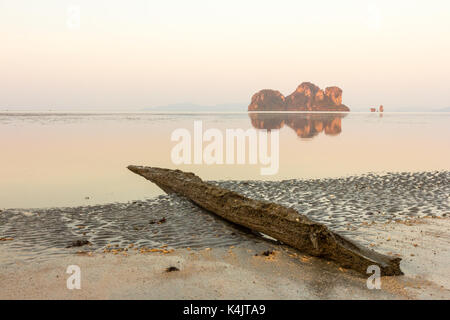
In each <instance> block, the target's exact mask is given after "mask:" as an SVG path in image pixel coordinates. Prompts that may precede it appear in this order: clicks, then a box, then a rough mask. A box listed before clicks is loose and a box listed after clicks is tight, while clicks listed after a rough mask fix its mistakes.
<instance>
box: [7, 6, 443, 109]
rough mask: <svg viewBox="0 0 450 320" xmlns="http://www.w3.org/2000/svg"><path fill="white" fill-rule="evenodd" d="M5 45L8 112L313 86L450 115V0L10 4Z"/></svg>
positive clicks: (234, 99) (367, 101)
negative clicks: (447, 109)
mask: <svg viewBox="0 0 450 320" xmlns="http://www.w3.org/2000/svg"><path fill="white" fill-rule="evenodd" d="M77 12H79V13H80V15H79V17H80V18H79V24H78V22H77V21H78V20H77ZM0 41H1V49H0V66H1V78H0V107H8V108H14V107H30V108H71V109H101V108H120V109H127V110H136V109H140V108H143V107H149V106H155V105H167V104H174V103H180V102H190V103H193V104H199V105H217V104H227V103H242V104H244V105H247V104H248V103H249V101H250V98H251V95H252V94H253V93H254V92H256V91H258V90H260V89H263V88H274V89H278V90H280V91H281V92H282V93H284V94H289V93H290V92H291V91H293V90H294V89H295V87H296V86H297V85H298V84H299V83H300V82H303V81H311V82H314V83H316V84H317V85H319V86H321V87H325V86H330V85H337V86H339V87H341V88H342V89H343V90H344V97H343V98H344V103H345V104H347V105H349V106H350V107H351V108H353V109H358V108H363V109H365V108H367V107H369V106H372V105H379V104H383V105H385V106H387V107H389V108H391V109H398V108H400V109H402V108H403V109H405V110H407V109H410V108H424V109H430V110H431V109H439V108H444V107H450V61H449V59H448V57H450V1H447V0H442V1H437V0H430V1H356V0H354V1H320V3H315V1H298V0H281V1H266V0H262V1H261V0H259V1H256V0H251V1H237V0H233V1H212V0H191V1H151V0H137V1H116V0H108V1H106V0H104V1H88V0H71V1H66V0H41V1H29V0H26V1H25V0H0Z"/></svg>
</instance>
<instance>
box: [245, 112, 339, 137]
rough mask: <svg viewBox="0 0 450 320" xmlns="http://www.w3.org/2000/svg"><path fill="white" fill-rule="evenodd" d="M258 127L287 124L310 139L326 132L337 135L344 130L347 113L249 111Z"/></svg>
mask: <svg viewBox="0 0 450 320" xmlns="http://www.w3.org/2000/svg"><path fill="white" fill-rule="evenodd" d="M248 115H249V117H250V120H251V123H252V126H253V127H254V128H256V129H266V130H276V129H281V128H283V127H284V126H287V127H289V128H291V129H292V130H294V131H295V133H296V134H297V136H298V137H299V138H302V139H310V138H314V137H315V136H317V135H318V134H319V133H321V132H324V133H325V134H326V135H331V136H336V135H339V134H340V133H341V132H342V118H344V117H346V116H347V114H346V113H325V114H323V113H321V114H312V113H249V114H248Z"/></svg>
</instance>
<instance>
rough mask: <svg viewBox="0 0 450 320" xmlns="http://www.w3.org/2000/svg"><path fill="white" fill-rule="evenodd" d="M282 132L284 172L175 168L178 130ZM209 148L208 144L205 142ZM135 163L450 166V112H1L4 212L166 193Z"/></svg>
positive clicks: (295, 173)
mask: <svg viewBox="0 0 450 320" xmlns="http://www.w3.org/2000/svg"><path fill="white" fill-rule="evenodd" d="M200 120H201V121H202V125H203V130H207V129H209V128H216V129H219V130H220V132H222V133H223V135H224V136H225V133H226V129H238V128H240V129H244V130H246V129H249V128H256V129H268V130H275V129H280V131H279V145H280V152H279V170H278V173H277V174H275V175H270V176H262V175H261V173H260V168H261V167H262V166H263V165H262V164H248V163H247V164H239V165H238V164H234V165H216V164H213V165H206V164H203V165H198V164H197V165H193V164H192V165H185V164H181V165H175V164H173V162H172V160H171V150H172V149H173V147H174V146H175V145H176V144H177V143H176V142H173V141H171V134H172V132H173V131H174V130H176V129H179V128H185V129H187V130H188V131H189V132H191V133H192V138H194V121H200ZM205 145H207V143H205ZM129 164H137V165H149V166H159V167H168V168H179V169H181V170H187V171H192V172H195V173H196V174H198V175H200V177H202V178H203V179H213V180H222V179H223V180H228V179H238V180H247V179H258V180H259V179H265V180H283V179H293V178H299V179H305V178H322V177H341V176H348V175H356V174H364V173H369V172H370V173H384V172H403V171H433V170H449V169H450V113H384V114H382V115H381V114H378V113H349V114H334V113H333V114H317V113H290V114H286V113H283V114H247V113H236V114H227V113H217V114H149V113H102V114H87V113H83V114H81V113H65V114H62V113H61V114H56V113H0V208H28V207H34V208H36V207H53V206H75V205H89V204H101V203H111V202H126V201H130V200H137V199H145V198H149V197H153V196H155V195H158V194H161V191H160V190H159V189H158V188H157V187H155V186H154V185H153V184H152V183H150V182H148V181H145V180H144V179H142V178H140V177H139V176H136V175H135V174H133V173H131V172H130V171H128V170H127V169H126V167H127V165H129Z"/></svg>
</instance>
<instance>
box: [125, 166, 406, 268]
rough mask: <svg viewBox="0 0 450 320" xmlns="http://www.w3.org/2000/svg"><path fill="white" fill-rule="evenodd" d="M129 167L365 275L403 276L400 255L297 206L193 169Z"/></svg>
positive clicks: (204, 205)
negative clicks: (375, 271)
mask: <svg viewBox="0 0 450 320" xmlns="http://www.w3.org/2000/svg"><path fill="white" fill-rule="evenodd" d="M128 169H129V170H131V171H132V172H134V173H136V174H138V175H141V176H142V177H144V178H146V179H147V180H150V181H151V182H154V183H155V184H156V185H158V186H159V187H160V188H161V189H162V190H164V191H165V192H166V193H177V194H179V195H182V196H184V197H186V198H188V199H190V200H191V201H193V202H194V203H195V204H197V205H198V206H200V207H202V208H204V209H206V210H208V211H210V212H212V213H215V214H217V215H219V216H220V217H222V218H224V219H225V220H228V221H231V222H233V223H235V224H238V225H241V226H244V227H247V228H249V229H251V230H254V231H258V232H261V233H264V234H267V235H269V236H271V237H273V238H275V239H277V240H279V241H281V242H283V243H285V244H287V245H290V246H292V247H294V248H296V249H298V250H300V251H302V252H304V253H307V254H309V255H312V256H316V257H320V258H324V259H327V260H332V261H334V262H335V263H337V264H338V265H339V266H342V267H344V268H349V269H354V270H356V271H358V272H360V273H363V274H366V272H367V268H368V267H369V266H371V265H377V266H379V267H380V271H381V275H382V276H392V275H402V274H403V272H402V271H401V270H400V260H401V259H400V258H394V257H390V256H387V255H383V254H380V253H378V252H375V251H374V250H371V249H366V248H364V247H362V246H360V245H358V244H355V243H353V242H351V241H350V240H348V239H346V238H345V237H343V236H340V235H338V234H336V233H334V232H332V231H330V230H329V229H328V228H327V227H326V226H325V225H323V224H321V223H318V222H314V221H312V220H310V219H308V218H307V217H305V216H303V215H301V214H299V213H298V212H297V211H296V210H294V209H291V208H286V207H284V206H281V205H279V204H276V203H271V202H265V201H258V200H253V199H250V198H247V197H244V196H242V195H240V194H238V193H236V192H233V191H230V190H227V189H223V188H220V187H218V186H215V185H212V184H209V183H206V182H204V181H202V179H200V178H199V177H197V176H196V175H195V174H193V173H187V172H183V171H180V170H170V169H162V168H153V167H142V166H129V167H128Z"/></svg>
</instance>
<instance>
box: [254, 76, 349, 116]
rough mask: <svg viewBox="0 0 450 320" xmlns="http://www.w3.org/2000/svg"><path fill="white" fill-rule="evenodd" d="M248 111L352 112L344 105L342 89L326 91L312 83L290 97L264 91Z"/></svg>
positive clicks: (304, 85) (303, 84)
mask: <svg viewBox="0 0 450 320" xmlns="http://www.w3.org/2000/svg"><path fill="white" fill-rule="evenodd" d="M248 111H342V112H348V111H350V109H349V107H347V106H346V105H344V104H342V89H340V88H338V87H328V88H325V90H322V89H320V88H319V87H318V86H316V85H315V84H313V83H311V82H303V83H302V84H300V85H299V86H298V87H297V89H296V90H295V91H294V92H293V93H291V94H290V95H289V96H287V97H285V96H284V95H283V94H282V93H280V92H279V91H276V90H271V89H264V90H261V91H259V92H257V93H255V94H254V95H253V97H252V101H251V103H250V105H249V106H248Z"/></svg>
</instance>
